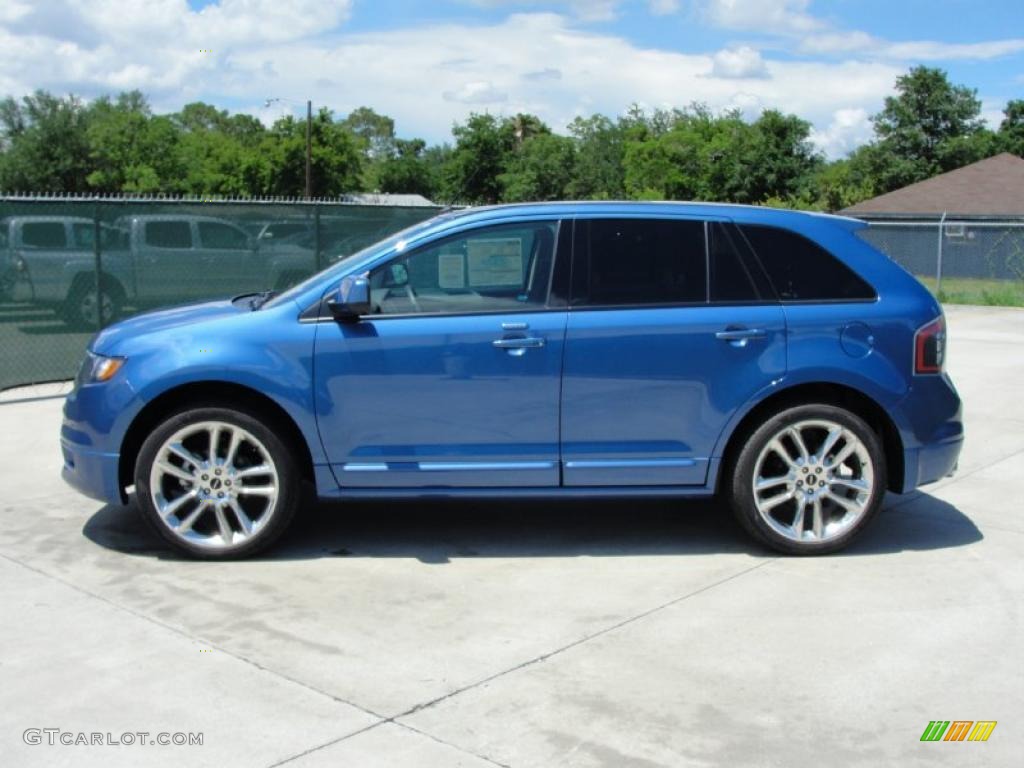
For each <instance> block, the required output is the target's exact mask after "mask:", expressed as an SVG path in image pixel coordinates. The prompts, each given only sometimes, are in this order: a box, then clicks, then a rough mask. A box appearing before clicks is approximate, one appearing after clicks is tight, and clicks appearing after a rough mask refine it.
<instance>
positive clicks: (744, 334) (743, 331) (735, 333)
mask: <svg viewBox="0 0 1024 768" xmlns="http://www.w3.org/2000/svg"><path fill="white" fill-rule="evenodd" d="M767 335H768V333H767V332H766V331H765V330H764V329H763V328H727V329H726V330H724V331H719V332H718V333H716V334H715V338H716V339H721V340H722V341H745V340H747V339H763V338H764V337H765V336H767Z"/></svg>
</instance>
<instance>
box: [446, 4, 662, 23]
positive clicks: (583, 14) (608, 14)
mask: <svg viewBox="0 0 1024 768" xmlns="http://www.w3.org/2000/svg"><path fill="white" fill-rule="evenodd" d="M464 1H465V2H468V3H469V4H470V5H475V6H477V7H480V8H508V9H513V10H521V9H534V8H539V7H541V6H544V7H551V6H552V5H561V6H565V7H566V8H567V9H568V10H569V11H570V12H571V13H572V14H573V15H574V16H575V17H576V18H578V19H580V20H581V21H613V20H614V19H615V18H616V17H617V16H618V7H619V5H620V4H621V2H622V0H464ZM676 1H677V0H653V2H655V3H661V4H664V3H665V2H669V3H675V2H676Z"/></svg>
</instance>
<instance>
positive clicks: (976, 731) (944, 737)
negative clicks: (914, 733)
mask: <svg viewBox="0 0 1024 768" xmlns="http://www.w3.org/2000/svg"><path fill="white" fill-rule="evenodd" d="M996 722H998V721H996V720H953V721H952V722H950V721H949V720H931V721H930V722H929V723H928V726H927V727H926V728H925V729H924V733H922V734H921V741H988V737H989V736H991V735H992V731H994V730H995V727H996Z"/></svg>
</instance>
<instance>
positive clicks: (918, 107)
mask: <svg viewBox="0 0 1024 768" xmlns="http://www.w3.org/2000/svg"><path fill="white" fill-rule="evenodd" d="M896 92H897V95H896V96H889V97H887V98H886V100H885V105H884V107H883V108H882V111H881V112H879V113H878V114H877V115H875V116H874V117H872V122H873V123H874V128H875V135H876V137H877V140H876V141H875V142H874V143H873V144H872V145H871V147H870V149H869V150H868V151H866V152H864V153H861V156H860V159H861V161H862V162H865V163H866V164H867V166H868V169H869V175H871V176H872V177H873V178H874V179H875V186H876V188H877V189H878V191H879V192H888V191H890V190H893V189H897V188H899V187H903V186H906V185H907V184H912V183H913V182H916V181H921V180H923V179H927V178H930V177H931V176H934V175H936V174H938V173H943V172H944V171H950V170H953V169H954V168H959V167H960V166H962V165H965V164H967V163H970V162H974V161H975V160H979V159H981V158H982V157H984V156H985V153H986V152H988V151H990V150H991V143H990V141H989V140H988V137H987V136H986V135H985V134H986V131H985V128H984V123H983V121H982V120H981V101H980V100H979V99H978V97H977V95H976V94H977V91H975V90H974V89H971V88H967V87H966V86H962V85H953V84H952V83H950V82H949V78H948V77H947V75H946V73H945V72H944V71H943V70H941V69H935V68H931V67H920V66H919V67H914V68H913V69H911V70H910V71H909V72H908V73H907V74H905V75H901V76H900V77H898V78H897V79H896Z"/></svg>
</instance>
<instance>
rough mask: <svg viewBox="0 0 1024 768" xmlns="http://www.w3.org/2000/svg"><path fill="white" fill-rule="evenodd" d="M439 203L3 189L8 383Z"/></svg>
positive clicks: (2, 347)
mask: <svg viewBox="0 0 1024 768" xmlns="http://www.w3.org/2000/svg"><path fill="white" fill-rule="evenodd" d="M438 211H439V209H438V208H436V207H433V206H425V205H415V206H401V205H387V204H377V205H366V204H354V203H344V202H285V201H280V202H278V201H261V202H249V201H244V202H239V201H202V200H166V199H123V198H119V199H80V198H56V197H49V198H47V197H0V389H6V388H8V387H14V386H20V385H24V384H34V383H39V382H45V381H59V380H63V379H69V378H72V377H73V376H74V374H75V370H76V368H77V366H78V363H79V362H80V361H81V358H82V354H83V351H84V349H85V346H86V344H88V342H89V339H90V338H91V337H92V335H93V334H94V333H96V331H97V330H98V329H99V328H101V327H103V326H105V325H108V324H110V323H111V322H114V321H115V320H117V319H120V318H123V317H128V316H131V315H133V314H136V313H138V312H144V311H147V310H149V309H154V308H157V307H165V306H172V305H175V304H182V303H185V302H190V301H198V300H202V299H209V298H217V297H226V296H232V295H237V294H240V293H247V292H250V291H261V290H281V289H284V288H287V287H288V286H290V285H293V284H295V283H297V282H299V281H300V280H303V279H304V278H306V277H308V276H309V275H312V274H313V273H314V272H317V271H319V270H320V269H323V268H324V267H327V266H329V265H331V264H332V263H334V262H335V261H337V260H338V259H340V258H342V257H344V256H347V255H349V254H351V253H354V252H356V251H358V250H359V249H361V248H364V247H365V246H367V245H370V244H372V243H374V242H376V241H377V240H380V239H382V238H384V237H385V236H387V235H389V234H391V233H393V232H397V231H398V230H400V229H404V228H405V227H407V226H410V225H411V224H415V223H416V222H418V221H422V220H424V219H427V218H429V217H431V216H434V215H435V214H437V213H438Z"/></svg>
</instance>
